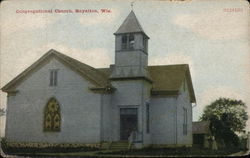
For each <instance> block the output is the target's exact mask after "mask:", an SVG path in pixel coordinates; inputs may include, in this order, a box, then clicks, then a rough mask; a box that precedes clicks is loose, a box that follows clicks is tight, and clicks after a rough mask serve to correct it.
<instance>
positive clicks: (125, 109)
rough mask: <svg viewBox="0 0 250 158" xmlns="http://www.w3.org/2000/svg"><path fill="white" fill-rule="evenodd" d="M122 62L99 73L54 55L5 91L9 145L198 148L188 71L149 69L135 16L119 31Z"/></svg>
mask: <svg viewBox="0 0 250 158" xmlns="http://www.w3.org/2000/svg"><path fill="white" fill-rule="evenodd" d="M114 35H115V43H114V44H115V63H114V64H113V65H110V67H109V68H98V69H97V68H93V67H91V66H89V65H86V64H84V63H82V62H80V61H78V60H76V59H73V58H71V57H69V56H66V55H64V54H62V53H60V52H58V51H56V50H53V49H51V50H49V51H48V52H47V53H45V54H44V55H43V56H42V57H41V58H40V59H39V60H37V61H36V62H35V63H34V64H32V65H31V66H30V67H28V68H27V69H26V70H24V71H23V72H22V73H21V74H19V75H18V76H17V77H16V78H14V79H13V80H12V81H10V82H9V83H8V84H7V85H5V86H4V87H3V88H2V91H4V92H6V93H8V99H7V114H6V131H5V136H6V139H7V140H9V141H15V142H49V143H86V144H91V143H93V144H98V143H100V142H118V141H125V142H126V141H129V142H132V143H134V144H137V145H138V144H139V145H140V146H147V145H150V144H155V145H169V146H183V145H185V146H191V145H192V103H195V101H196V100H195V94H194V90H193V85H192V81H191V75H190V71H189V66H188V65H187V64H182V65H161V66H157V65H156V66H148V53H150V52H148V40H149V37H148V36H147V34H146V33H145V32H144V31H143V29H142V27H141V25H140V23H139V21H138V20H137V18H136V16H135V14H134V12H133V11H131V12H130V14H129V15H128V17H127V18H126V19H125V20H124V22H123V24H122V25H121V26H120V27H119V29H118V30H117V31H116V32H115V33H114Z"/></svg>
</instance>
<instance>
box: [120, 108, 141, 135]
mask: <svg viewBox="0 0 250 158" xmlns="http://www.w3.org/2000/svg"><path fill="white" fill-rule="evenodd" d="M137 122H138V119H137V108H121V109H120V140H128V137H129V135H130V134H131V132H132V131H137V128H138V127H137V126H138V124H137Z"/></svg>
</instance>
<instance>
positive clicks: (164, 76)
mask: <svg viewBox="0 0 250 158" xmlns="http://www.w3.org/2000/svg"><path fill="white" fill-rule="evenodd" d="M98 70H100V71H102V72H103V73H105V74H106V75H107V76H109V75H110V74H111V70H110V68H100V69H98ZM148 71H149V74H150V76H151V80H152V81H153V85H152V93H153V94H159V93H160V94H175V95H176V94H178V92H179V90H180V87H181V85H182V83H183V81H184V80H185V79H186V81H187V85H188V90H189V95H190V99H191V102H192V103H194V102H196V99H195V94H194V89H193V84H192V80H191V75H190V71H189V66H188V65H187V64H181V65H160V66H148Z"/></svg>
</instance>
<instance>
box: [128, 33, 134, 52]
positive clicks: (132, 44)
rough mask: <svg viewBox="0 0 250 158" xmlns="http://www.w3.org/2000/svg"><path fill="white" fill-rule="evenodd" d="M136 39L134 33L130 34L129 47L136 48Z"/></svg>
mask: <svg viewBox="0 0 250 158" xmlns="http://www.w3.org/2000/svg"><path fill="white" fill-rule="evenodd" d="M134 44H135V39H134V35H129V48H130V49H134Z"/></svg>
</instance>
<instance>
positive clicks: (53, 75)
mask: <svg viewBox="0 0 250 158" xmlns="http://www.w3.org/2000/svg"><path fill="white" fill-rule="evenodd" d="M58 71H59V69H50V77H49V79H50V80H49V81H50V82H49V86H50V87H56V86H57V84H58Z"/></svg>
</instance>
